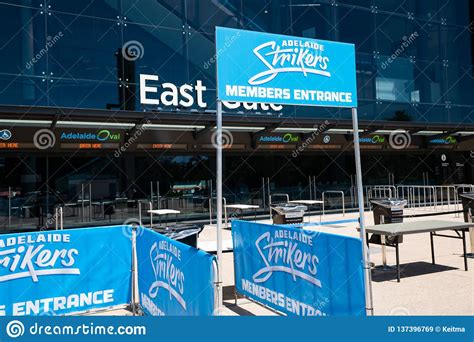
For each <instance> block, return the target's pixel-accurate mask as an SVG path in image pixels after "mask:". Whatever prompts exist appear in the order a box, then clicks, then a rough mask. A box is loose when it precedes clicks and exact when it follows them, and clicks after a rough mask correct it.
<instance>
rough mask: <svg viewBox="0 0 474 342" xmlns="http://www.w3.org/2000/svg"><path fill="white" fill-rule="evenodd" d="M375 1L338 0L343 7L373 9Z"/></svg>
mask: <svg viewBox="0 0 474 342" xmlns="http://www.w3.org/2000/svg"><path fill="white" fill-rule="evenodd" d="M374 1H375V0H337V2H338V3H339V4H341V5H351V6H360V7H365V8H371V6H373V5H374Z"/></svg>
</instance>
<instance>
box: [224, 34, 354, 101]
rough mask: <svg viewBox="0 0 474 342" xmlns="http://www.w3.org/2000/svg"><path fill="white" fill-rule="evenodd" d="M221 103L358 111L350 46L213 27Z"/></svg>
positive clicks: (352, 48)
mask: <svg viewBox="0 0 474 342" xmlns="http://www.w3.org/2000/svg"><path fill="white" fill-rule="evenodd" d="M216 58H217V83H218V86H217V97H218V99H219V100H222V101H240V102H266V103H278V104H288V105H307V106H324V107H357V85H356V76H355V74H356V72H355V48H354V45H353V44H347V43H340V42H331V41H325V40H316V39H307V38H300V37H291V36H283V35H276V34H269V33H262V32H253V31H245V30H236V29H230V28H223V27H217V28H216Z"/></svg>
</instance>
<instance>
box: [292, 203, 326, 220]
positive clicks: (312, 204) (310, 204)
mask: <svg viewBox="0 0 474 342" xmlns="http://www.w3.org/2000/svg"><path fill="white" fill-rule="evenodd" d="M288 203H294V204H304V205H307V206H308V207H314V206H316V205H319V210H320V212H319V222H321V206H322V205H323V204H324V201H318V200H294V201H289V202H288ZM309 221H310V222H311V212H310V215H309Z"/></svg>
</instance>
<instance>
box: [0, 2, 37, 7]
mask: <svg viewBox="0 0 474 342" xmlns="http://www.w3.org/2000/svg"><path fill="white" fill-rule="evenodd" d="M2 2H4V3H8V4H11V5H16V6H22V7H34V8H41V6H42V5H44V0H3V1H2Z"/></svg>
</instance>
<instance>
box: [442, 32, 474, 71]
mask: <svg viewBox="0 0 474 342" xmlns="http://www.w3.org/2000/svg"><path fill="white" fill-rule="evenodd" d="M473 25H474V23H473ZM473 28H474V26H473ZM440 35H441V41H440V45H441V50H442V56H443V59H447V60H448V61H449V64H462V65H472V57H471V55H472V54H471V51H470V50H469V47H470V46H471V40H472V38H471V37H472V34H471V32H469V30H466V28H465V27H457V26H441V32H440ZM472 44H474V41H473V42H472Z"/></svg>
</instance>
